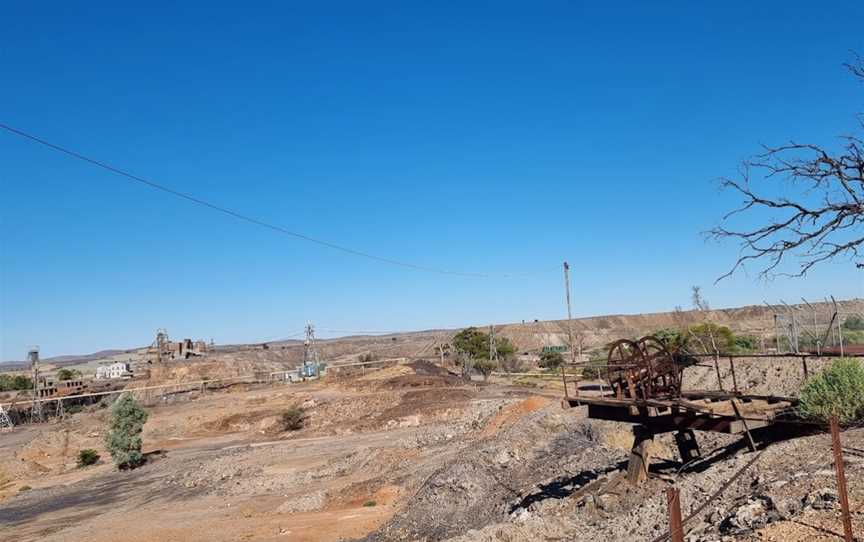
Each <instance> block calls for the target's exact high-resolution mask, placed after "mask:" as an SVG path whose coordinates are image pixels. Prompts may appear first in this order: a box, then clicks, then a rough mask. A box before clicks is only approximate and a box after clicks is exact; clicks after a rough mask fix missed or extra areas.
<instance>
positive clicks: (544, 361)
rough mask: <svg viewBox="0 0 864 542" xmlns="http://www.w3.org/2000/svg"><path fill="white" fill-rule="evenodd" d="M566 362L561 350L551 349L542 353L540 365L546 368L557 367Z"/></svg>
mask: <svg viewBox="0 0 864 542" xmlns="http://www.w3.org/2000/svg"><path fill="white" fill-rule="evenodd" d="M563 364H564V356H562V355H561V352H552V351H549V350H546V351H544V352H543V353H542V354H540V367H543V368H544V369H557V368H558V367H561V365H563Z"/></svg>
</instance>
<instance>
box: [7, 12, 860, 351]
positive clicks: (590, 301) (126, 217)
mask: <svg viewBox="0 0 864 542" xmlns="http://www.w3.org/2000/svg"><path fill="white" fill-rule="evenodd" d="M226 4H227V3H226ZM445 4H446V5H445ZM735 4H737V5H733V4H732V3H728V2H727V3H716V2H715V3H708V2H683V1H682V2H663V3H658V2H635V1H634V2H615V3H613V2H591V3H588V2H518V3H510V2H483V3H474V2H452V3H442V2H422V3H421V2H391V3H379V2H344V3H339V2H335V3H334V2H314V3H300V2H294V3H291V2H273V3H264V2H245V3H233V5H232V6H227V5H222V3H219V2H201V3H197V4H196V3H193V2H181V3H175V2H172V3H162V2H147V3H144V4H134V5H133V4H128V3H124V2H86V3H78V2H12V3H8V4H7V5H5V6H4V8H3V15H2V17H0V46H2V52H0V55H2V56H0V82H2V84H0V122H2V123H6V124H9V125H12V126H15V127H17V128H20V129H22V130H25V131H29V132H31V133H33V134H36V135H38V136H40V137H43V138H45V139H48V140H50V141H53V142H55V143H58V144H61V145H64V146H67V147H69V148H71V149H74V150H76V151H78V152H81V153H83V154H86V155H88V156H92V157H94V158H97V159H100V160H103V161H106V162H108V163H111V164H113V165H116V166H119V167H122V168H124V169H127V170H129V171H131V172H133V173H135V174H138V175H142V176H144V177H147V178H151V179H153V180H156V181H158V182H161V183H163V184H165V185H167V186H170V187H172V188H175V189H177V190H181V191H184V192H188V193H191V194H194V195H196V196H198V197H201V198H204V199H206V200H208V201H211V202H213V203H215V204H218V205H223V206H225V207H229V208H231V209H234V210H237V211H239V212H242V213H246V214H249V215H252V216H254V217H257V218H260V219H262V220H265V221H268V222H272V223H274V224H278V225H280V226H283V227H285V228H288V229H290V230H293V231H298V232H301V233H304V234H307V235H311V236H314V237H317V238H321V239H324V240H327V241H331V242H334V243H339V244H342V245H346V246H349V247H352V248H354V249H357V250H362V251H366V252H370V253H373V254H376V255H380V256H382V257H388V258H395V259H399V260H404V261H408V262H412V263H416V264H418V265H423V266H432V267H440V268H446V269H452V270H457V271H466V272H478V273H487V274H490V275H493V276H492V277H491V278H469V277H461V276H449V275H441V274H435V273H427V272H421V271H415V270H410V269H405V268H400V267H393V266H388V265H385V264H382V263H378V262H374V261H371V260H367V259H363V258H359V257H355V256H350V255H346V254H344V253H341V252H338V251H333V250H331V249H328V248H325V247H321V246H318V245H314V244H310V243H307V242H304V241H300V240H297V239H292V238H289V237H286V236H284V235H279V234H277V233H274V232H272V231H268V230H266V229H263V228H260V227H256V226H253V225H250V224H247V223H243V222H240V221H237V220H234V219H231V218H230V217H227V216H224V215H221V214H219V213H216V212H213V211H212V210H209V209H206V208H202V207H200V206H196V205H193V204H191V203H189V202H188V201H183V200H180V199H176V198H173V197H171V196H169V195H166V194H164V193H161V192H159V191H155V190H153V189H151V188H147V187H145V186H142V185H139V184H135V183H133V182H130V181H128V180H126V179H124V178H122V177H118V176H116V175H113V174H111V173H108V172H106V171H103V170H100V169H97V168H95V167H93V166H91V165H88V164H85V163H82V162H77V161H75V160H73V159H70V158H69V157H66V156H63V155H60V154H58V153H56V152H54V151H51V150H48V149H45V148H43V147H40V146H38V145H36V144H34V143H32V142H29V141H26V140H23V139H20V138H17V137H15V136H12V135H10V134H8V133H5V132H2V133H0V213H2V224H0V226H2V228H0V272H2V276H0V279H2V284H0V287H2V289H0V295H2V299H0V311H2V312H0V327H2V335H0V341H2V344H0V359H21V358H23V356H24V353H25V350H26V348H27V346H28V345H31V344H38V345H40V346H41V348H42V351H43V355H45V356H50V355H57V354H69V353H84V352H89V351H95V350H98V349H102V348H109V347H131V346H138V345H143V344H148V343H149V342H150V341H152V338H153V335H154V333H155V331H156V329H157V328H160V327H165V328H167V329H168V331H169V333H170V334H171V335H172V336H173V337H194V338H198V337H202V338H205V339H210V338H211V337H212V338H213V339H215V340H216V342H219V343H225V342H238V341H260V340H268V339H274V338H280V337H287V336H289V335H292V334H296V333H297V332H298V331H300V330H301V329H302V326H303V325H304V323H305V322H306V321H307V320H309V321H312V322H314V323H315V324H316V325H317V326H318V328H319V329H320V330H321V334H322V335H325V336H327V335H331V336H332V335H336V334H340V333H341V332H340V331H331V330H349V331H351V330H410V329H421V328H429V327H438V326H458V325H464V324H470V323H488V322H512V321H520V320H522V319H526V320H527V319H533V318H541V319H549V318H560V317H563V316H564V315H565V314H566V313H565V307H564V303H563V291H562V290H563V286H562V285H563V280H562V277H561V271H560V264H561V261H562V260H565V259H566V260H569V261H570V262H571V264H572V267H573V299H574V312H575V314H576V315H593V314H600V313H622V312H628V313H629V312H643V311H664V310H670V309H672V308H673V307H674V306H675V305H685V306H686V305H687V304H688V303H689V287H690V285H693V284H696V285H701V286H702V287H703V291H704V294H705V297H706V298H707V299H708V300H709V301H710V302H711V303H712V305H713V306H718V307H721V306H733V305H740V304H752V303H761V302H762V301H763V300H769V301H776V300H777V299H779V298H784V299H786V300H787V301H794V300H798V299H799V298H800V297H801V296H806V297H808V298H811V299H812V298H816V299H818V298H822V297H823V296H825V295H827V294H833V295H835V296H837V297H852V296H862V293H864V292H862V289H864V285H862V278H861V277H862V273H861V272H856V271H855V270H854V268H853V266H852V265H850V264H849V263H848V262H838V263H835V264H831V265H826V266H824V267H822V268H821V269H818V270H816V271H814V272H813V273H812V274H811V275H810V276H808V277H807V278H806V279H803V280H802V279H798V280H787V279H777V280H775V281H773V282H770V283H764V282H759V281H757V280H756V279H755V276H754V275H755V273H751V274H750V275H749V276H748V275H745V274H739V275H737V276H735V277H733V278H732V279H728V280H724V281H722V282H720V283H719V284H716V285H715V284H713V283H714V279H715V278H717V277H718V276H719V275H720V274H721V273H722V272H723V271H725V270H726V269H727V268H728V267H729V266H730V265H731V264H732V263H733V261H734V258H735V254H736V247H734V246H733V245H717V244H714V243H706V242H705V241H704V240H703V239H702V237H701V236H700V232H701V231H703V230H705V229H708V228H710V227H711V226H713V225H714V224H715V223H716V222H717V220H718V219H719V217H720V216H721V215H722V214H723V212H724V211H726V210H729V209H730V208H732V207H733V206H734V205H735V204H736V202H737V198H735V197H734V196H733V195H732V194H723V193H718V191H717V187H716V183H715V179H716V178H717V177H718V176H721V175H732V174H734V173H735V171H736V167H737V164H738V163H739V161H740V160H741V159H743V158H746V157H747V156H749V155H751V154H753V153H755V152H757V151H758V150H759V145H760V144H762V143H783V142H786V141H788V140H789V139H790V138H795V139H797V140H802V141H804V140H806V141H812V142H816V143H820V144H824V145H826V146H829V147H834V146H837V145H838V141H837V139H836V136H837V135H840V134H843V133H849V132H851V131H852V130H853V129H854V128H855V126H856V124H855V114H856V113H858V112H861V111H864V87H862V85H861V84H860V83H858V82H856V81H855V80H854V79H853V78H852V77H851V76H850V75H849V74H848V73H847V72H846V71H845V70H844V68H843V67H842V64H843V63H844V62H847V61H850V60H851V59H852V55H851V53H850V50H857V51H859V52H861V53H862V54H864V32H862V31H861V29H862V23H864V3H862V2H860V1H847V2H835V3H831V4H830V5H826V4H821V5H820V6H816V5H815V4H813V3H812V2H794V1H788V0H787V1H783V2H780V1H776V2H746V3H745V2H739V3H735ZM512 273H519V274H522V273H524V274H525V275H519V276H516V277H502V276H501V275H506V274H512Z"/></svg>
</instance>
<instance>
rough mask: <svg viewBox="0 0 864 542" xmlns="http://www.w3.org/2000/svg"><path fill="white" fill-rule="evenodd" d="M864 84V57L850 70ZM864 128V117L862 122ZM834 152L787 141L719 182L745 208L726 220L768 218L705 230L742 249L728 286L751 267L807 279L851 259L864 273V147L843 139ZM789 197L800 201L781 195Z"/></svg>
mask: <svg viewBox="0 0 864 542" xmlns="http://www.w3.org/2000/svg"><path fill="white" fill-rule="evenodd" d="M847 67H848V68H849V70H850V71H851V72H852V74H853V75H854V76H855V77H856V78H857V79H859V80H860V81H861V82H862V83H864V59H862V58H860V57H859V58H857V61H856V62H855V64H852V65H848V66H847ZM858 123H859V126H858V128H859V130H861V129H864V116H862V117H861V118H859V119H858ZM841 141H842V142H843V143H842V149H841V150H838V151H836V152H834V151H830V150H827V149H825V148H823V147H820V146H818V145H813V144H801V143H795V142H792V143H789V144H787V145H782V146H779V147H765V152H763V153H762V154H759V155H757V156H756V157H754V158H752V159H750V160H747V161H745V162H744V163H743V164H742V167H741V168H740V175H739V177H738V178H723V179H721V187H722V188H724V189H727V190H732V191H734V192H736V193H738V194H739V195H741V196H743V202H742V204H741V206H740V207H738V208H737V209H735V210H733V211H731V212H730V213H728V214H726V215H725V216H724V217H723V222H724V223H728V221H729V220H730V219H732V218H733V217H734V216H735V215H739V214H742V213H747V214H756V213H760V211H761V212H764V213H767V216H768V217H769V218H768V220H767V224H765V225H764V226H762V227H756V228H746V229H734V228H732V227H728V226H726V225H721V226H717V227H715V228H714V229H712V230H710V231H709V232H707V236H708V237H709V238H713V239H718V240H719V239H733V240H735V241H737V242H738V243H739V244H740V247H741V251H740V252H739V255H738V259H737V261H736V262H735V264H734V265H733V266H732V268H731V269H730V270H729V271H728V272H726V273H725V274H723V275H722V276H721V277H720V278H719V279H717V280H722V279H723V278H726V277H728V276H730V275H732V274H733V273H735V272H736V271H737V270H738V269H739V268H742V267H743V266H745V264H747V263H748V262H751V261H752V262H754V263H758V265H760V266H761V267H762V268H761V270H760V272H759V276H760V277H762V278H771V277H773V276H777V275H786V276H799V277H800V276H804V275H806V274H807V272H808V271H809V270H810V269H811V268H813V267H814V266H815V265H818V264H821V263H823V262H826V261H829V260H834V259H835V258H836V259H839V258H848V260H849V262H850V264H851V265H855V266H857V267H858V268H864V254H862V253H861V252H859V251H862V250H864V141H862V139H861V138H860V137H857V136H855V135H847V136H843V137H842V138H841ZM757 177H758V178H759V179H758V180H761V181H765V182H768V181H772V180H775V179H779V180H780V181H781V182H782V183H783V185H784V186H776V185H775V186H773V187H772V189H771V190H768V191H766V190H757V188H755V187H754V182H753V181H755V180H757ZM783 193H789V194H794V195H778V194H783ZM790 259H794V260H797V269H796V270H795V271H794V272H781V271H780V270H781V269H784V268H783V267H780V266H781V264H783V263H784V262H786V261H787V260H790Z"/></svg>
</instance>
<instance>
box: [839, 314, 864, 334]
mask: <svg viewBox="0 0 864 542" xmlns="http://www.w3.org/2000/svg"><path fill="white" fill-rule="evenodd" d="M843 329H845V330H846V331H864V318H862V317H860V316H858V315H857V314H853V315H852V316H849V317H848V318H846V321H845V322H843Z"/></svg>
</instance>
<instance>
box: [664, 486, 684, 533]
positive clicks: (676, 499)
mask: <svg viewBox="0 0 864 542" xmlns="http://www.w3.org/2000/svg"><path fill="white" fill-rule="evenodd" d="M666 503H667V505H668V506H669V540H671V541H672V542H684V526H683V525H682V523H681V492H680V491H679V490H678V488H677V487H668V488H666Z"/></svg>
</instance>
